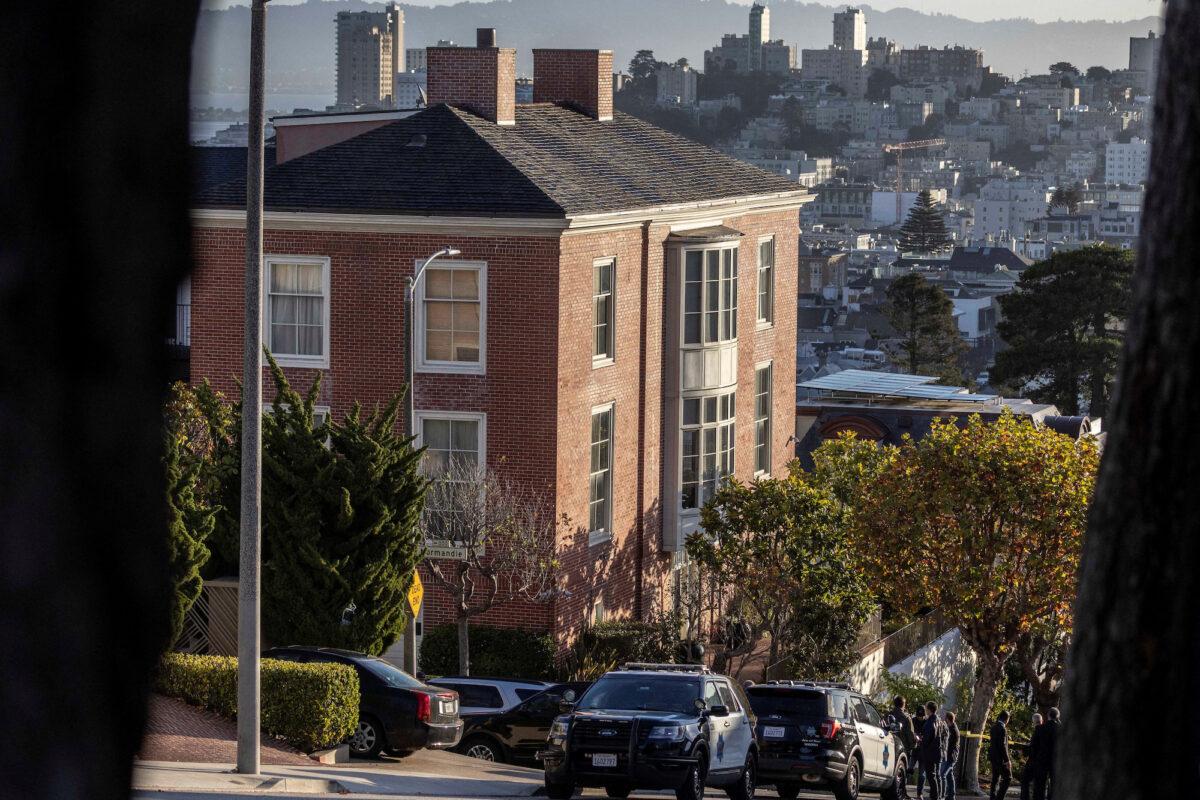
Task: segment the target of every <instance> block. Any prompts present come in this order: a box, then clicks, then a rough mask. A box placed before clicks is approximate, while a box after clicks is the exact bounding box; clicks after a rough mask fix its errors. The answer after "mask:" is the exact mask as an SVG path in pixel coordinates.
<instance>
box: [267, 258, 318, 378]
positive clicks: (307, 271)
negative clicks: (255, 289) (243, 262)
mask: <svg viewBox="0 0 1200 800" xmlns="http://www.w3.org/2000/svg"><path fill="white" fill-rule="evenodd" d="M265 261H266V270H265V272H266V275H265V284H266V292H267V296H266V303H265V305H266V308H265V309H264V315H263V317H264V319H263V322H264V327H265V328H266V330H265V331H264V332H263V333H264V338H265V339H266V343H267V347H268V348H269V349H270V351H271V354H272V355H274V356H275V358H276V359H277V360H278V361H279V363H281V364H284V365H292V366H316V367H325V366H329V259H328V258H322V257H314V256H268V257H267V258H266V259H265Z"/></svg>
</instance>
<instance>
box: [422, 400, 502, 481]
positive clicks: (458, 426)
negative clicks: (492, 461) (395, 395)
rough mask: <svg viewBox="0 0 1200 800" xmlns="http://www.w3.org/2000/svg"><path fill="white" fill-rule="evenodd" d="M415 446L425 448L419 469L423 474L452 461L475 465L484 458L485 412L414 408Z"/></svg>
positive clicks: (442, 469) (434, 472)
mask: <svg viewBox="0 0 1200 800" xmlns="http://www.w3.org/2000/svg"><path fill="white" fill-rule="evenodd" d="M413 418H414V427H415V428H416V433H417V442H416V444H417V446H418V447H424V448H425V455H424V457H423V459H422V461H421V470H422V471H423V472H424V473H425V474H426V475H427V476H431V477H432V476H435V475H438V474H440V473H442V472H445V471H446V469H447V468H449V467H450V466H451V465H452V464H460V465H464V466H470V467H474V466H479V465H482V464H484V463H486V458H487V414H484V413H483V412H474V411H417V412H415V413H414V415H413Z"/></svg>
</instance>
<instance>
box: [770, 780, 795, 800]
mask: <svg viewBox="0 0 1200 800" xmlns="http://www.w3.org/2000/svg"><path fill="white" fill-rule="evenodd" d="M775 791H776V792H778V793H779V800H796V798H797V797H799V796H800V784H798V783H777V784H775Z"/></svg>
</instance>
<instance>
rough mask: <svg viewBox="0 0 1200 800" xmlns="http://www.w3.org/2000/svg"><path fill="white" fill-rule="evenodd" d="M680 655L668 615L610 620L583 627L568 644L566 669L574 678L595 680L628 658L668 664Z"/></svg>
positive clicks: (675, 626)
mask: <svg viewBox="0 0 1200 800" xmlns="http://www.w3.org/2000/svg"><path fill="white" fill-rule="evenodd" d="M681 655H682V653H681V652H680V647H679V629H678V626H677V625H676V624H675V622H674V621H673V619H672V618H671V617H670V616H663V617H662V618H660V619H658V620H656V621H653V622H638V621H635V620H627V619H618V620H611V621H608V622H598V623H596V624H595V625H590V626H588V627H586V628H584V629H583V631H582V632H581V633H580V634H579V638H577V639H576V640H575V642H574V644H572V645H571V652H570V654H569V656H568V658H567V664H566V667H567V669H566V672H567V675H568V677H570V678H571V679H573V680H595V679H596V678H599V677H600V676H601V675H603V674H604V673H606V672H608V671H610V670H613V669H616V668H617V667H619V666H620V665H621V664H624V663H625V662H627V661H649V662H653V663H662V664H670V663H674V662H676V661H678V660H679V656H681Z"/></svg>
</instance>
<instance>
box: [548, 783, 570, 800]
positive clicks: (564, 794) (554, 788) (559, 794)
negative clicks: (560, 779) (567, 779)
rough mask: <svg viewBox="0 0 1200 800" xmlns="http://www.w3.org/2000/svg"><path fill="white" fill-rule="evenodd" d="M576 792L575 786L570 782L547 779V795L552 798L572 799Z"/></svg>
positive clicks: (556, 799)
mask: <svg viewBox="0 0 1200 800" xmlns="http://www.w3.org/2000/svg"><path fill="white" fill-rule="evenodd" d="M573 794H575V787H574V786H572V785H571V784H569V783H551V782H550V781H549V780H547V781H546V796H547V797H549V798H550V800H571V795H573Z"/></svg>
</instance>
